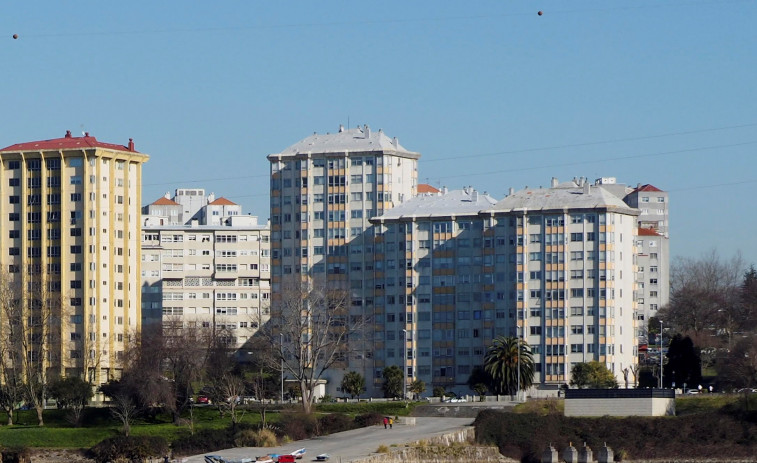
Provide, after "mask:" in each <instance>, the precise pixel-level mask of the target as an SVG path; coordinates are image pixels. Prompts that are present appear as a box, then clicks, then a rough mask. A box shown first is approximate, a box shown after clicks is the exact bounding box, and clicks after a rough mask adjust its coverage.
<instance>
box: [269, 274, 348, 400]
mask: <svg viewBox="0 0 757 463" xmlns="http://www.w3.org/2000/svg"><path fill="white" fill-rule="evenodd" d="M262 322H263V320H258V323H259V324H260V326H261V328H260V330H259V335H260V336H262V337H263V338H264V339H265V340H266V341H267V342H268V345H269V346H270V349H271V351H270V353H271V355H270V357H269V361H270V365H271V368H276V369H278V368H282V369H283V372H284V374H286V376H288V377H289V378H290V379H291V380H294V381H296V382H297V384H298V386H299V388H300V390H301V392H302V398H301V400H302V407H303V410H304V411H305V412H306V413H310V411H311V408H312V405H313V402H314V400H315V395H314V394H315V390H316V387H317V385H318V383H319V381H320V380H321V378H322V376H323V374H324V373H325V372H326V371H327V370H328V369H329V368H331V367H332V366H334V365H335V364H336V363H337V362H339V363H342V364H344V366H346V362H347V359H348V358H349V345H348V338H349V336H350V334H352V333H356V332H357V331H358V330H359V329H360V328H361V326H357V325H362V322H359V321H356V320H351V319H350V317H349V293H348V292H347V291H344V290H341V289H331V288H330V287H328V286H327V285H325V284H314V283H313V282H308V283H294V284H290V285H287V286H285V287H284V288H283V289H282V291H281V292H280V293H279V294H277V295H276V298H275V299H274V300H273V302H272V305H271V320H270V321H269V322H268V323H266V324H265V325H263V323H262Z"/></svg>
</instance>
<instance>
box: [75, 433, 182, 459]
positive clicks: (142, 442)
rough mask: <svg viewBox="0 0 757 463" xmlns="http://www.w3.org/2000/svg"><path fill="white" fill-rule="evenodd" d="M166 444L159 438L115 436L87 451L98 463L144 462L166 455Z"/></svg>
mask: <svg viewBox="0 0 757 463" xmlns="http://www.w3.org/2000/svg"><path fill="white" fill-rule="evenodd" d="M168 452H169V450H168V442H167V441H166V440H165V439H164V438H163V437H160V436H116V437H110V438H108V439H105V440H103V441H101V442H100V443H98V444H96V445H95V446H94V447H92V448H91V449H90V450H89V453H90V457H91V458H93V459H94V460H95V461H97V462H98V463H105V462H109V461H116V460H124V459H125V460H129V461H132V460H138V461H141V460H145V459H147V458H160V457H163V456H165V455H168Z"/></svg>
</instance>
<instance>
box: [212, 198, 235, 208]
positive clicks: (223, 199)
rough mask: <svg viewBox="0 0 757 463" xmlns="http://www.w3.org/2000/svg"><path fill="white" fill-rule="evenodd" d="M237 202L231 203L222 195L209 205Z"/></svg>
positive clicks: (233, 204) (224, 204) (229, 204)
mask: <svg viewBox="0 0 757 463" xmlns="http://www.w3.org/2000/svg"><path fill="white" fill-rule="evenodd" d="M236 205H237V203H232V202H231V201H229V200H228V199H226V198H224V197H220V198H218V199H216V200H215V201H213V202H212V203H210V204H209V206H236Z"/></svg>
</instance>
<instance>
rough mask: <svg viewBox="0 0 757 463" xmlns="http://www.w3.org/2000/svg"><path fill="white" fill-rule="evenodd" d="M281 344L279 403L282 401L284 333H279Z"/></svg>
mask: <svg viewBox="0 0 757 463" xmlns="http://www.w3.org/2000/svg"><path fill="white" fill-rule="evenodd" d="M279 341H280V344H279V345H280V346H281V403H284V333H279Z"/></svg>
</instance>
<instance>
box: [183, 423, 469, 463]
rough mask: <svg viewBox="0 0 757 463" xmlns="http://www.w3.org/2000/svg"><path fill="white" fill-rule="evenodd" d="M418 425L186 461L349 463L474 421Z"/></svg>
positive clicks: (225, 452)
mask: <svg viewBox="0 0 757 463" xmlns="http://www.w3.org/2000/svg"><path fill="white" fill-rule="evenodd" d="M414 420H415V425H412V424H403V423H402V418H401V419H400V423H395V424H394V428H393V429H384V425H383V424H382V425H379V426H370V427H367V428H360V429H353V430H351V431H345V432H340V433H336V434H331V435H328V436H322V437H316V438H313V439H306V440H302V441H295V442H290V443H289V444H287V445H285V446H280V447H241V448H234V449H226V450H219V451H217V452H210V453H204V454H202V455H194V456H191V457H189V458H187V460H186V461H187V463H203V462H204V459H203V457H204V456H205V455H211V454H212V455H220V456H222V457H223V458H225V459H227V460H241V459H243V458H252V459H253V460H254V459H255V457H257V456H263V455H267V454H269V453H277V454H287V453H290V452H293V451H294V450H297V449H299V448H303V447H304V448H305V449H306V450H307V453H306V454H305V456H304V457H303V459H302V460H300V461H302V462H306V461H312V460H314V459H315V457H316V455H320V454H322V453H328V454H329V455H330V456H331V460H330V461H331V462H333V463H347V462H350V461H353V460H358V459H361V458H365V457H367V456H370V455H371V454H373V453H376V449H377V448H378V447H379V445H386V446H387V447H390V446H392V445H393V444H395V445H401V444H406V443H408V442H416V441H419V440H422V439H427V438H429V437H434V436H438V435H442V434H447V433H449V432H453V431H456V430H459V429H462V428H465V427H467V426H470V425H471V424H472V423H473V419H471V418H414Z"/></svg>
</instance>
